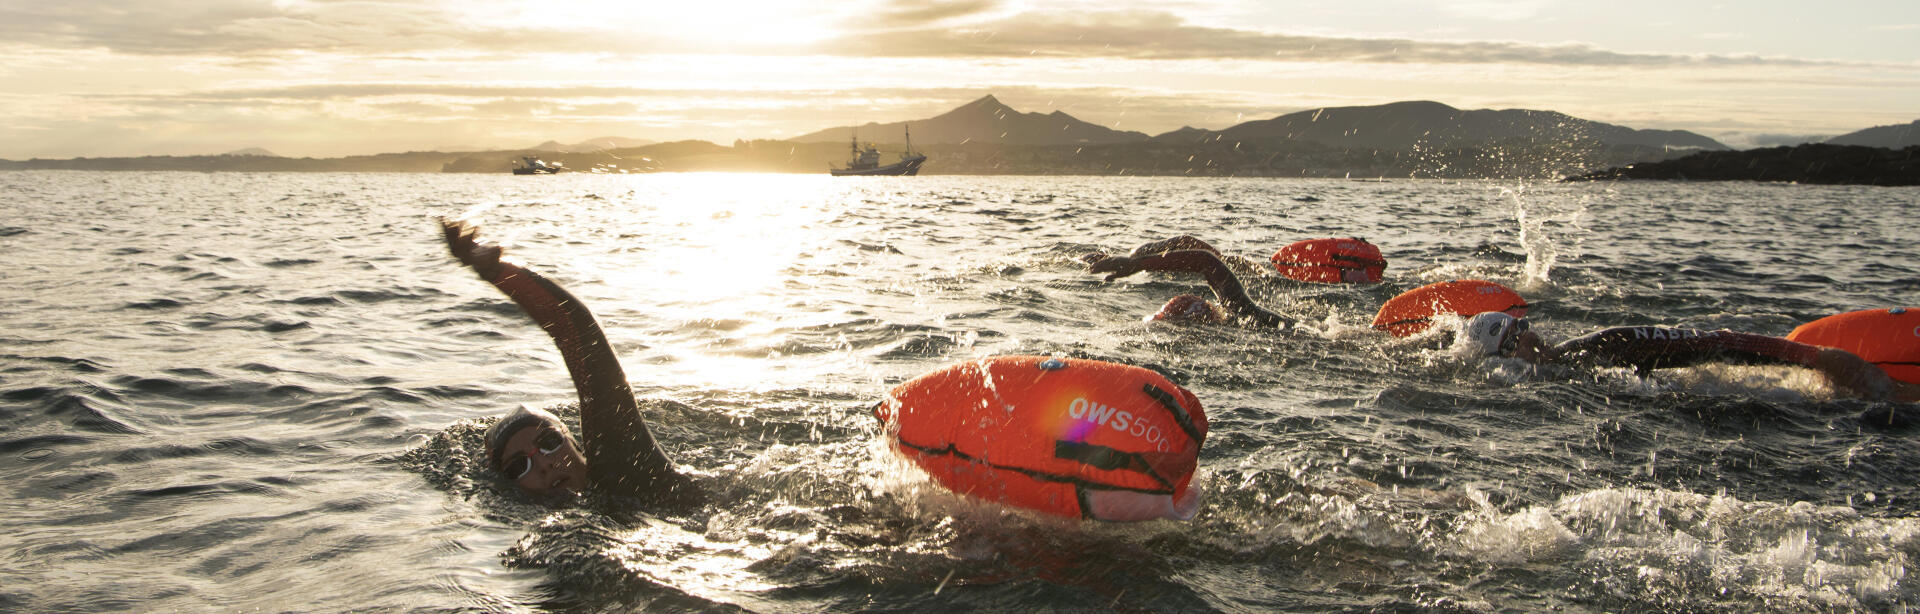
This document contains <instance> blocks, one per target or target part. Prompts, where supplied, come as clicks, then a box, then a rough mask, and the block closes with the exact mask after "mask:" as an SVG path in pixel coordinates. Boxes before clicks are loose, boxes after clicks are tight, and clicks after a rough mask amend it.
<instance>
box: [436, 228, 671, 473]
mask: <svg viewBox="0 0 1920 614" xmlns="http://www.w3.org/2000/svg"><path fill="white" fill-rule="evenodd" d="M440 227H441V230H442V231H444V232H445V234H446V240H447V248H448V249H449V250H450V251H451V252H452V253H453V257H454V258H455V259H457V260H459V261H460V262H461V263H463V264H466V265H467V266H468V267H469V268H472V269H473V270H474V272H476V273H479V274H480V278H481V279H483V280H486V281H487V282H488V283H491V284H493V286H494V287H495V288H498V289H499V290H500V291H501V292H502V293H504V294H506V295H507V297H508V298H511V299H513V302H514V303H516V304H518V305H519V306H520V310H521V311H523V312H525V313H526V314H527V316H528V317H531V318H533V321H534V323H535V324H538V325H539V326H540V328H541V330H545V331H547V335H548V336H550V337H552V338H553V341H554V344H555V345H556V346H557V347H558V348H559V349H560V356H561V359H562V360H563V361H565V362H566V365H567V373H568V374H569V375H571V376H572V378H573V387H574V390H575V392H577V393H578V394H579V395H580V426H581V430H582V431H583V433H582V437H583V438H584V439H585V440H586V450H585V452H586V457H587V460H588V471H589V479H590V480H592V481H593V482H594V483H595V484H596V485H602V486H605V485H614V486H616V487H622V486H623V488H616V490H619V491H625V494H633V495H642V496H644V495H649V494H664V493H660V491H661V490H663V487H665V488H664V489H665V490H671V489H673V488H674V487H677V486H678V485H680V483H681V482H682V480H681V478H680V477H679V475H678V474H677V473H675V472H674V470H673V463H672V461H671V460H670V459H669V458H668V457H667V454H666V452H665V451H663V450H661V449H660V446H659V444H658V443H656V442H655V441H654V439H653V434H652V432H650V431H649V430H647V424H646V422H645V420H643V419H642V418H641V415H640V407H639V404H638V403H637V402H636V401H635V400H634V397H633V389H632V388H631V387H629V386H628V384H627V376H626V373H625V371H623V370H622V369H621V368H620V360H619V358H618V357H617V356H615V354H614V351H613V345H612V344H611V343H608V342H607V336H606V333H605V332H604V331H602V330H601V329H600V323H599V321H597V320H595V319H594V317H593V314H592V313H591V312H589V311H588V310H587V306H586V304H585V303H582V302H580V300H579V299H578V298H575V297H574V296H573V294H572V293H569V292H567V290H566V289H565V288H561V287H560V285H559V284H556V283H554V282H552V281H549V280H548V279H547V278H545V277H542V276H541V275H539V274H538V273H535V272H533V271H530V270H527V269H526V268H524V267H522V266H520V265H518V264H516V263H513V262H511V261H508V260H504V259H502V257H501V256H502V255H503V253H504V250H502V249H501V247H500V246H498V245H492V244H486V243H481V242H480V241H479V239H478V235H479V229H477V228H474V227H472V226H469V225H467V224H466V223H465V222H457V221H449V220H446V219H442V220H440Z"/></svg>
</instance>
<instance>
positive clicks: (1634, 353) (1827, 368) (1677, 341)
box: [1454, 312, 1920, 401]
mask: <svg viewBox="0 0 1920 614" xmlns="http://www.w3.org/2000/svg"><path fill="white" fill-rule="evenodd" d="M1454 345H1455V347H1457V348H1461V351H1464V352H1465V353H1467V354H1469V355H1473V356H1507V357H1512V358H1519V359H1521V360H1525V361H1527V362H1531V363H1536V364H1537V363H1563V364H1574V365H1585V366H1619V367H1633V368H1634V370H1636V371H1638V372H1640V373H1641V374H1642V375H1645V374H1646V373H1647V372H1649V371H1652V370H1654V369H1671V368H1678V367H1688V366H1693V365H1697V364H1703V363H1709V362H1724V363H1736V364H1786V365H1799V366H1803V367H1807V368H1810V369H1813V370H1816V371H1819V372H1820V373H1821V374H1822V375H1825V376H1826V377H1827V380H1828V381H1829V382H1831V383H1832V384H1833V386H1834V388H1835V389H1838V390H1842V391H1845V392H1848V393H1851V394H1853V395H1855V396H1858V397H1860V398H1863V399H1866V400H1870V401H1884V400H1900V401H1916V400H1920V386H1915V385H1913V384H1907V383H1904V382H1899V381H1895V380H1893V379H1892V378H1889V377H1887V374H1886V372H1885V371H1882V370H1880V367H1878V366H1875V365H1874V364H1873V363H1870V362H1867V361H1866V360H1865V359H1862V358H1860V357H1859V356H1855V355H1854V354H1852V353H1851V352H1847V351H1845V350H1840V349H1835V348H1823V347H1819V346H1814V345H1807V344H1804V343H1796V342H1793V341H1788V340H1786V339H1781V338H1778V337H1768V336H1766V335H1754V334H1748V333H1736V332H1733V331H1729V330H1716V331H1700V330H1693V329H1685V328H1667V327H1660V326H1618V327H1614V328H1608V329H1604V330H1601V331H1598V332H1595V333H1592V334H1589V335H1586V336H1583V337H1577V338H1574V339H1569V340H1566V341H1563V342H1561V343H1559V344H1556V345H1547V343H1546V342H1544V341H1542V340H1541V339H1540V335H1539V334H1538V333H1535V332H1534V331H1533V330H1531V327H1530V326H1528V324H1527V321H1526V320H1525V319H1520V318H1514V317H1513V316H1510V315H1507V314H1504V313H1499V312H1489V313H1482V314H1479V315H1476V316H1473V317H1472V318H1468V319H1467V321H1466V324H1465V325H1464V326H1462V327H1461V328H1460V330H1459V331H1458V332H1457V334H1456V335H1455V337H1454Z"/></svg>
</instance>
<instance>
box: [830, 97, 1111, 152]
mask: <svg viewBox="0 0 1920 614" xmlns="http://www.w3.org/2000/svg"><path fill="white" fill-rule="evenodd" d="M907 123H908V122H893V123H888V124H878V125H876V124H872V123H869V124H867V125H866V126H861V127H859V135H860V136H862V137H863V140H866V139H871V140H877V141H879V142H882V143H885V142H888V141H887V139H892V138H898V136H897V135H904V132H905V129H906V126H905V124H907ZM912 124H913V141H914V142H915V143H919V144H922V145H930V144H936V143H942V144H958V143H1004V144H1012V145H1073V144H1083V143H1126V142H1134V141H1144V140H1146V139H1147V135H1145V134H1141V133H1138V132H1127V131H1121V130H1114V129H1112V128H1107V127H1105V126H1100V125H1097V124H1090V123H1087V122H1084V121H1081V120H1079V119H1076V118H1074V117H1073V116H1072V115H1068V114H1066V112H1064V111H1054V112H1052V113H1048V114H1042V113H1022V112H1020V111H1018V110H1016V109H1014V108H1013V107H1009V106H1007V105H1005V104H1003V103H1001V102H1000V99H998V98H995V97H994V96H993V95H992V94H988V95H986V96H981V97H979V98H977V99H974V100H973V101H971V102H968V103H966V104H963V105H960V106H959V107H956V108H954V109H953V110H951V111H947V112H946V113H942V114H940V115H937V116H934V117H931V118H927V119H920V120H913V122H912ZM852 130H854V127H852V126H843V127H839V128H828V129H826V130H821V131H819V132H814V133H811V134H805V135H801V136H799V137H796V138H794V139H792V140H794V141H797V142H802V143H811V142H845V141H846V140H847V138H848V137H849V136H850V135H849V132H850V131H852ZM867 135H873V136H867Z"/></svg>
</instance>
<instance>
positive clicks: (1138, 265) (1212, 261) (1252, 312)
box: [1083, 243, 1294, 328]
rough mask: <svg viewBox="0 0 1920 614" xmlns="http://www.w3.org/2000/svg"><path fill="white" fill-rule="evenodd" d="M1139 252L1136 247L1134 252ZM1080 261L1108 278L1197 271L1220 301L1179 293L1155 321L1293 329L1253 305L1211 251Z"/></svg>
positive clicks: (1289, 323) (1091, 256)
mask: <svg viewBox="0 0 1920 614" xmlns="http://www.w3.org/2000/svg"><path fill="white" fill-rule="evenodd" d="M1148 245H1154V244H1152V243H1149V244H1148ZM1142 247H1143V248H1145V247H1146V246H1142ZM1139 251H1140V250H1135V252H1139ZM1083 260H1085V261H1087V271H1088V272H1090V273H1106V274H1107V281H1113V280H1116V279H1119V278H1122V277H1126V276H1128V275H1132V274H1134V273H1138V272H1141V271H1162V272H1180V273H1198V274H1199V275H1200V276H1202V277H1205V278H1206V280H1207V287H1209V288H1212V289H1213V295H1214V297H1215V298H1218V299H1219V300H1220V303H1219V305H1214V304H1212V303H1209V302H1207V301H1206V300H1205V299H1202V298H1200V297H1197V296H1194V295H1191V294H1182V295H1180V296H1176V297H1173V299H1172V300H1169V301H1167V304H1166V305H1165V306H1164V307H1161V308H1160V312H1159V313H1156V314H1154V315H1153V319H1156V320H1172V321H1186V322H1227V321H1234V320H1237V321H1241V322H1246V323H1249V324H1253V325H1258V326H1271V327H1275V328H1292V327H1293V325H1294V320H1293V319H1292V318H1289V317H1286V316H1283V315H1280V314H1277V313H1274V312H1272V311H1268V310H1266V309H1265V308H1262V307H1261V306H1259V305H1256V304H1254V302H1253V298H1252V297H1249V296H1247V288H1246V286H1245V285H1243V284H1241V283H1240V278H1239V277H1236V276H1235V275H1234V274H1233V270H1232V269H1231V268H1230V267H1228V265H1227V263H1226V262H1225V261H1222V260H1221V259H1220V257H1219V256H1218V255H1216V254H1215V253H1214V252H1211V251H1207V250H1200V249H1183V250H1178V251H1169V252H1152V253H1147V254H1139V255H1127V256H1107V255H1105V254H1089V255H1087V256H1086V257H1085V258H1083Z"/></svg>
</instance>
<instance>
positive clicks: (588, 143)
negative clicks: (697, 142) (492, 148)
mask: <svg viewBox="0 0 1920 614" xmlns="http://www.w3.org/2000/svg"><path fill="white" fill-rule="evenodd" d="M653 143H654V141H649V140H646V139H629V138H625V137H618V136H603V137H600V138H594V139H587V140H584V141H581V142H578V143H574V144H572V145H564V144H561V143H560V142H559V141H547V142H545V143H541V144H539V145H534V146H532V147H528V148H527V149H530V150H533V151H556V152H560V153H592V152H596V151H610V150H614V149H631V148H634V147H644V146H647V145H652V144H653Z"/></svg>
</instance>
